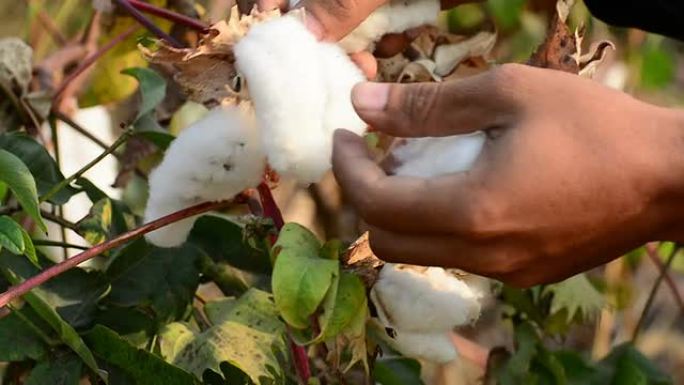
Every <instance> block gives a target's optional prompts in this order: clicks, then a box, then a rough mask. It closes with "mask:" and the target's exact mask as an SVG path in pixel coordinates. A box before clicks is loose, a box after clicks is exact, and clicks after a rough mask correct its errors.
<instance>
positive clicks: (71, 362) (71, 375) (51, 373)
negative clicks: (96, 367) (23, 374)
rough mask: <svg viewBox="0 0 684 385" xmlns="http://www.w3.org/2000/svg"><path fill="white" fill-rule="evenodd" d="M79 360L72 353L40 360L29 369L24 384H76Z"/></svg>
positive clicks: (78, 373) (79, 375) (77, 381)
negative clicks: (29, 372)
mask: <svg viewBox="0 0 684 385" xmlns="http://www.w3.org/2000/svg"><path fill="white" fill-rule="evenodd" d="M82 366H83V365H82V363H81V360H79V359H78V357H77V356H75V355H73V354H66V355H62V356H60V357H53V358H51V359H49V360H47V361H40V362H38V364H37V365H36V366H35V367H34V368H33V369H32V370H31V374H30V375H29V376H28V378H27V379H26V382H25V383H24V384H25V385H46V384H50V385H78V384H79V381H80V380H81V367H82Z"/></svg>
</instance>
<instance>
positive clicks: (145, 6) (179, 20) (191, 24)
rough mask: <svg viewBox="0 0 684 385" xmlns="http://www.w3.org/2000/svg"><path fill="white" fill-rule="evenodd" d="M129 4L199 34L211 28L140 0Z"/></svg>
mask: <svg viewBox="0 0 684 385" xmlns="http://www.w3.org/2000/svg"><path fill="white" fill-rule="evenodd" d="M128 2H129V3H131V5H132V6H134V7H135V8H136V9H138V10H140V11H143V12H145V13H149V14H150V15H155V16H159V17H161V18H163V19H166V20H170V21H173V22H174V23H176V24H181V25H184V26H186V27H188V28H192V29H194V30H197V31H199V32H205V31H206V30H207V29H208V28H209V26H208V25H206V24H204V23H202V22H201V21H199V20H197V19H194V18H192V17H189V16H185V15H182V14H180V13H176V12H173V11H169V10H168V9H165V8H160V7H157V6H155V5H152V4H150V3H146V2H144V1H139V0H128Z"/></svg>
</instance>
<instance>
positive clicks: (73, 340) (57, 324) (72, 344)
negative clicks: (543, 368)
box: [3, 269, 107, 382]
mask: <svg viewBox="0 0 684 385" xmlns="http://www.w3.org/2000/svg"><path fill="white" fill-rule="evenodd" d="M3 273H5V275H6V277H7V279H8V280H9V281H10V282H11V283H12V284H13V285H17V284H19V283H20V282H21V280H20V279H19V277H18V276H17V275H16V274H15V273H14V272H12V270H9V269H5V271H3ZM24 300H26V302H28V303H29V305H31V307H32V308H33V310H35V311H36V313H38V315H39V316H40V317H41V318H42V319H43V320H44V321H45V322H47V323H48V324H49V325H50V327H51V328H52V329H53V330H54V331H55V332H56V333H57V336H58V337H59V339H60V340H61V341H62V342H64V344H65V345H67V346H68V347H69V348H71V350H73V351H74V352H75V353H76V354H77V355H78V356H79V357H80V358H81V360H83V362H84V363H85V364H86V365H87V366H88V367H89V368H90V369H92V370H93V371H94V372H96V373H97V374H98V375H99V376H100V378H102V379H103V380H104V381H105V382H107V376H106V374H104V373H102V372H101V371H100V370H99V368H98V367H97V363H96V362H95V357H93V353H92V352H91V351H90V349H88V347H87V346H86V345H85V343H84V342H83V340H82V339H81V337H80V336H79V335H78V333H76V330H74V328H73V327H71V325H69V324H68V323H67V322H66V321H64V320H63V319H62V317H60V316H59V314H58V313H57V312H56V311H55V309H53V308H52V307H51V306H50V305H49V304H48V303H47V302H46V301H45V300H44V299H43V298H41V296H40V295H39V294H38V293H36V292H35V291H30V292H28V293H26V294H24Z"/></svg>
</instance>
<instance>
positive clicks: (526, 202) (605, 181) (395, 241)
mask: <svg viewBox="0 0 684 385" xmlns="http://www.w3.org/2000/svg"><path fill="white" fill-rule="evenodd" d="M352 100H353V102H354V106H355V108H356V111H357V112H358V113H359V115H360V116H361V118H363V119H364V120H365V121H366V122H367V123H368V124H369V125H371V126H372V127H374V128H376V129H378V130H380V131H383V132H386V133H388V134H390V135H393V136H399V137H424V136H447V135H455V134H465V133H470V132H474V131H477V130H487V132H488V134H489V135H488V140H487V142H486V144H485V147H484V149H483V152H482V153H481V154H480V156H479V158H478V159H477V161H476V163H475V165H474V167H473V168H472V169H471V170H470V171H468V172H464V173H457V174H450V175H444V176H440V177H435V178H429V179H422V178H412V177H399V176H388V175H386V174H385V172H384V171H383V170H382V169H381V168H380V167H379V166H378V165H377V164H376V163H375V162H374V161H373V159H372V158H371V157H370V155H369V152H368V150H367V149H366V145H365V142H364V141H363V139H362V138H360V137H358V136H356V135H354V134H351V133H349V132H347V131H344V130H338V131H337V133H336V135H335V147H334V151H333V167H334V171H335V175H336V177H337V180H338V182H339V183H340V185H341V186H342V189H343V190H344V192H345V193H346V195H347V196H348V198H349V199H350V201H351V203H352V204H353V205H354V206H355V207H356V208H357V209H358V211H359V213H360V215H361V216H362V218H363V219H364V221H365V222H367V223H368V226H369V230H370V245H371V248H372V249H373V250H374V252H375V253H376V254H377V255H378V256H379V257H380V258H382V259H384V260H386V261H390V262H401V263H410V264H420V265H434V266H445V267H456V268H461V269H463V270H466V271H470V272H472V273H476V274H480V275H484V276H488V277H493V278H497V279H499V280H502V281H503V282H506V283H509V284H512V285H515V286H521V287H526V286H531V285H535V284H540V283H546V282H552V281H557V280H561V279H563V278H567V277H569V276H572V275H574V274H576V273H579V272H582V271H584V270H587V269H589V268H592V267H595V266H598V265H600V264H603V263H605V262H607V261H609V260H611V259H613V258H615V257H617V256H619V255H621V254H622V253H624V252H626V251H629V250H630V249H633V248H635V247H638V246H639V245H641V244H643V243H644V242H647V241H651V240H663V239H671V240H672V239H675V238H677V237H681V234H682V233H681V229H677V228H676V226H677V225H676V223H677V221H678V219H679V218H681V215H682V211H683V210H682V206H684V200H682V194H683V192H684V177H682V176H684V170H683V169H684V151H682V148H684V116H683V114H682V112H680V111H675V110H668V109H664V108H659V107H655V106H652V105H648V104H646V103H643V102H640V101H638V100H636V99H633V98H632V97H630V96H628V95H626V94H623V93H620V92H617V91H614V90H611V89H608V88H606V87H603V86H602V85H600V84H598V83H596V82H593V81H590V80H586V79H583V78H580V77H578V76H575V75H570V74H566V73H562V72H557V71H552V70H545V69H538V68H533V67H529V66H524V65H516V64H508V65H503V66H501V67H498V68H497V69H494V70H491V71H489V72H487V73H484V74H481V75H477V76H474V77H471V78H467V79H464V80H459V81H452V82H447V83H424V84H406V85H400V84H380V83H365V84H361V85H357V86H356V88H355V89H354V91H353V96H352Z"/></svg>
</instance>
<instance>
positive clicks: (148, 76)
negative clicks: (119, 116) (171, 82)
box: [121, 67, 166, 120]
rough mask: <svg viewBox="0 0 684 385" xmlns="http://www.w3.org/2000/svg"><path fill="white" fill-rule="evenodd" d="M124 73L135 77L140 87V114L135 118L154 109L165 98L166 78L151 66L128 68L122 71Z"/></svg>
mask: <svg viewBox="0 0 684 385" xmlns="http://www.w3.org/2000/svg"><path fill="white" fill-rule="evenodd" d="M121 73H122V74H124V75H129V76H132V77H134V78H135V79H136V80H137V81H138V83H139V85H140V86H139V87H140V99H141V100H140V107H139V108H138V116H137V117H136V119H135V120H138V119H140V118H141V117H143V116H145V115H147V114H148V113H150V112H153V111H154V108H155V107H157V105H158V104H159V103H161V102H162V100H164V96H165V95H166V80H164V78H163V77H161V76H160V75H159V74H157V73H156V72H155V71H153V70H151V69H149V68H141V67H134V68H126V69H125V70H123V71H121Z"/></svg>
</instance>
